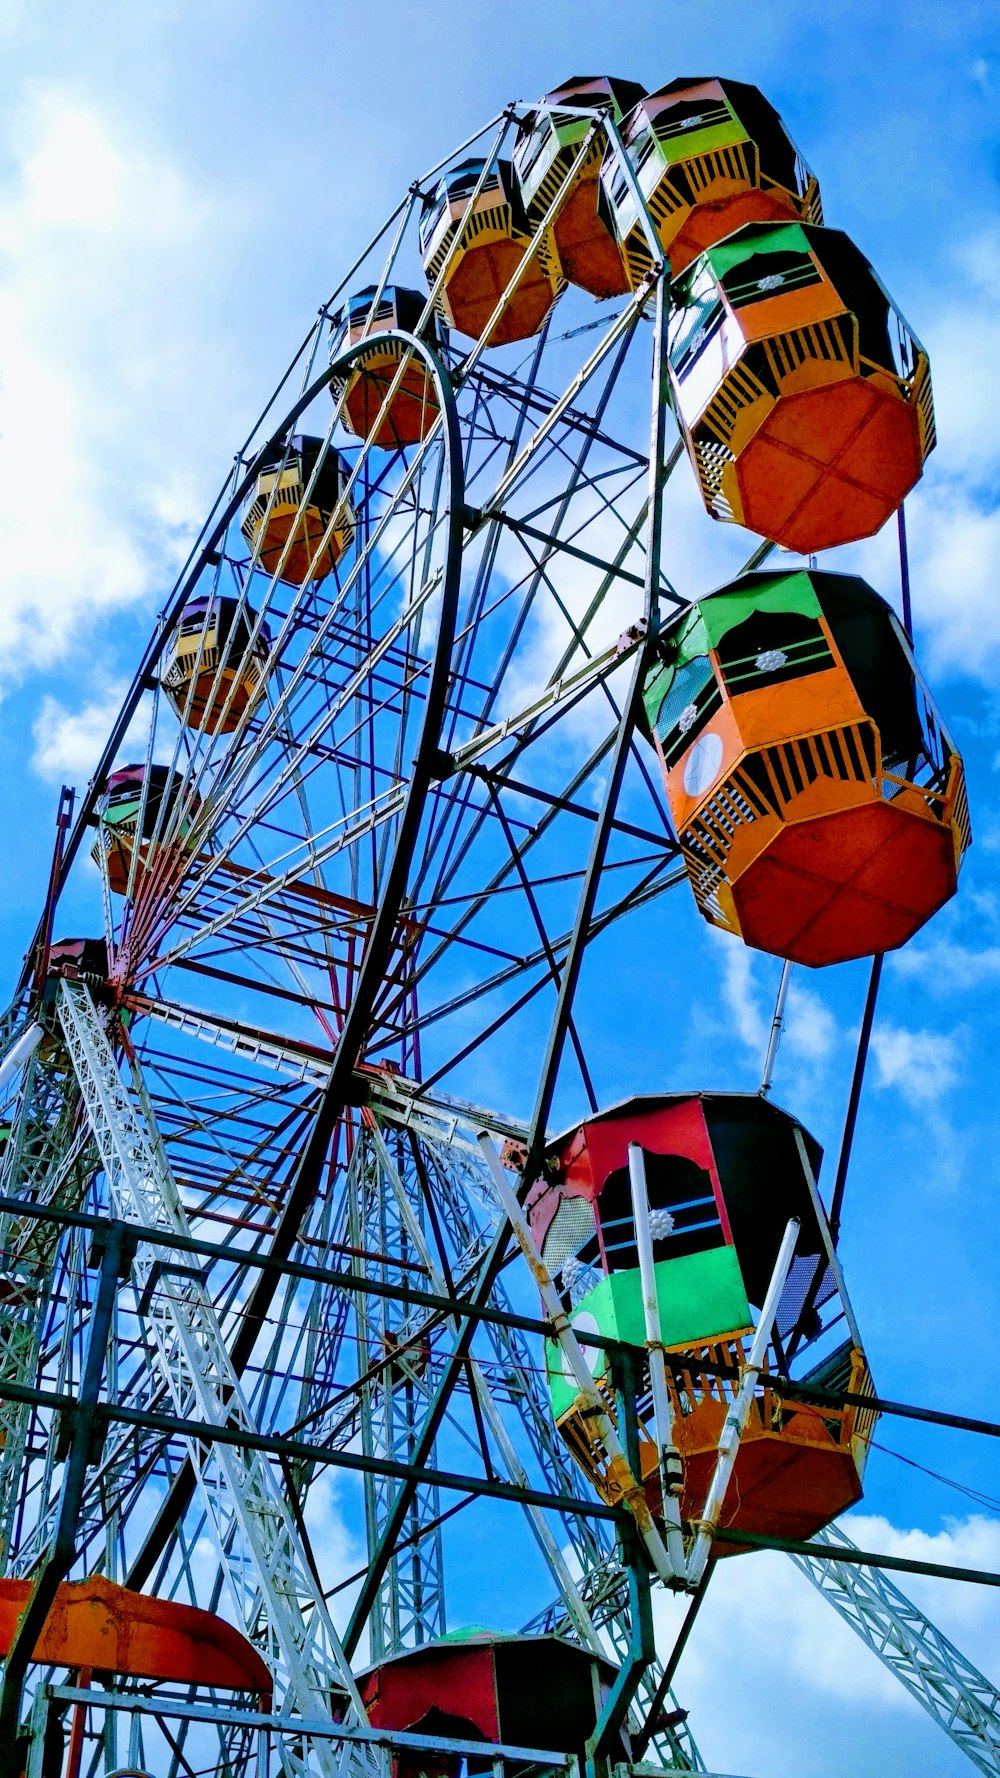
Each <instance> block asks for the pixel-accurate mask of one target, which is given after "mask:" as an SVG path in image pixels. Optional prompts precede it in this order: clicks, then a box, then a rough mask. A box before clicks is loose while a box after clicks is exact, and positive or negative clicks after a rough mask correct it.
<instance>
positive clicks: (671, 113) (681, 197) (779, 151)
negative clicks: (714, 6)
mask: <svg viewBox="0 0 1000 1778" xmlns="http://www.w3.org/2000/svg"><path fill="white" fill-rule="evenodd" d="M622 140H623V144H624V146H625V150H626V153H627V154H628V157H629V160H630V161H631V163H632V167H633V170H634V174H635V179H636V182H637V183H638V185H639V189H640V190H641V192H642V195H643V197H644V198H645V200H646V203H647V205H648V208H649V212H650V215H651V217H652V219H653V225H654V227H655V229H656V234H657V238H658V240H659V242H660V245H661V247H662V249H663V252H664V255H665V257H666V258H667V259H669V261H670V264H671V267H672V269H673V273H674V276H675V277H676V276H677V275H678V274H679V273H681V272H682V271H684V270H685V268H686V267H687V266H689V265H690V263H691V261H692V260H693V259H695V258H696V257H697V255H698V254H699V253H701V252H703V251H704V249H705V248H706V247H710V246H712V245H713V244H714V243H715V242H716V241H721V240H722V239H723V237H724V236H726V235H729V234H732V232H733V230H734V229H737V228H741V227H742V226H743V224H744V223H747V222H782V221H789V222H791V221H796V220H800V221H803V222H822V220H823V212H822V207H821V204H820V195H819V186H818V185H817V183H816V179H815V176H814V174H813V173H811V172H810V170H809V168H808V167H807V166H806V164H805V162H804V161H803V159H802V156H801V155H800V154H799V152H798V149H797V148H796V146H795V144H794V142H793V141H792V139H791V137H790V136H789V134H788V131H787V129H786V128H785V125H784V123H783V122H782V120H781V118H780V117H779V115H778V113H777V111H775V109H774V106H773V105H771V104H769V102H768V100H767V99H765V97H764V95H763V93H762V92H760V91H759V89H758V88H757V87H755V86H748V85H746V84H745V83H744V82H743V81H741V80H718V79H712V80H706V79H704V78H701V79H692V78H685V79H681V80H672V81H670V82H669V84H668V85H667V86H661V87H659V88H658V89H657V91H656V92H655V93H649V94H647V95H646V97H645V98H642V99H640V100H639V102H638V104H637V105H636V106H635V107H634V108H633V110H632V111H630V112H629V114H628V116H627V117H626V118H625V120H624V122H623V124H622ZM601 182H602V186H603V188H604V194H605V201H606V203H607V205H608V209H609V212H610V214H611V217H612V219H613V226H614V229H615V233H616V235H617V238H618V241H619V243H620V246H621V251H622V254H623V257H624V261H625V264H626V266H627V268H628V274H629V279H630V282H631V284H632V286H633V288H636V287H637V286H638V285H639V284H640V283H641V282H642V280H643V278H644V277H645V276H646V274H647V273H648V271H649V269H650V266H651V264H652V256H651V254H650V249H649V243H648V241H647V239H646V234H645V231H644V229H643V227H642V224H641V222H640V220H639V213H638V208H637V205H636V200H635V194H634V191H633V187H632V182H631V180H630V179H629V178H628V177H627V174H626V172H625V171H624V170H623V168H622V167H621V166H620V164H619V162H618V160H617V157H616V156H614V155H613V154H610V153H609V154H608V155H606V157H605V161H604V166H603V169H602V173H601Z"/></svg>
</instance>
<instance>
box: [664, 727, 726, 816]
mask: <svg viewBox="0 0 1000 1778" xmlns="http://www.w3.org/2000/svg"><path fill="white" fill-rule="evenodd" d="M696 749H697V750H698V753H697V758H695V757H694V755H695V750H696ZM742 752H743V742H742V739H741V737H740V731H739V728H738V727H737V723H736V717H735V715H734V713H733V706H732V705H731V704H723V706H722V708H721V710H717V711H716V712H715V715H714V716H713V717H712V720H711V722H710V723H709V724H708V725H707V727H706V728H703V729H702V731H701V733H700V734H699V735H698V736H697V738H696V739H695V740H694V741H693V742H692V744H691V746H690V747H689V748H688V750H687V752H686V753H682V754H681V756H680V759H679V760H678V761H677V764H676V765H675V766H672V767H671V769H670V771H669V772H667V774H666V786H667V798H668V801H669V803H670V811H671V814H672V815H673V817H674V820H675V822H676V823H677V826H678V827H679V828H680V827H686V826H687V824H688V822H689V821H690V819H691V817H692V815H693V814H694V812H695V810H696V809H700V807H701V805H702V803H703V802H704V801H705V798H706V796H707V795H708V793H709V791H710V790H711V788H712V786H713V785H714V784H718V782H719V780H720V779H721V778H724V777H725V776H726V774H727V773H728V772H729V771H730V770H731V769H732V767H733V766H734V765H735V764H736V761H737V760H738V759H739V757H740V755H741V754H742ZM695 787H696V788H695Z"/></svg>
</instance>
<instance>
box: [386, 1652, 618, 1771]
mask: <svg viewBox="0 0 1000 1778" xmlns="http://www.w3.org/2000/svg"><path fill="white" fill-rule="evenodd" d="M614 1677H615V1668H614V1667H613V1666H612V1665H611V1663H610V1662H609V1661H606V1660H602V1659H601V1658H599V1657H597V1656H595V1655H593V1654H591V1652H590V1651H589V1650H588V1649H583V1648H580V1647H579V1646H578V1645H577V1644H576V1643H573V1642H569V1641H567V1640H566V1639H565V1638H564V1637H562V1636H554V1635H550V1636H544V1635H543V1636H529V1635H517V1634H511V1633H506V1634H505V1633H503V1632H502V1631H491V1630H484V1629H478V1628H473V1629H469V1630H458V1631H454V1632H452V1633H451V1634H449V1635H447V1636H442V1637H439V1638H438V1639H437V1640H435V1641H434V1642H429V1643H425V1644H424V1645H423V1646H422V1647H419V1648H413V1649H406V1650H404V1651H403V1652H402V1653H399V1654H396V1655H394V1656H392V1657H391V1658H390V1659H388V1660H384V1661H381V1662H380V1663H379V1664H378V1665H377V1666H375V1667H372V1668H370V1669H369V1670H368V1672H367V1673H362V1674H361V1675H360V1677H359V1679H358V1690H359V1692H360V1694H361V1700H362V1703H363V1704H364V1706H365V1709H366V1711H367V1714H368V1719H369V1721H370V1723H371V1725H372V1727H373V1728H378V1729H397V1730H402V1731H408V1732H409V1733H411V1734H415V1735H436V1736H438V1737H444V1738H447V1739H450V1740H455V1741H466V1742H470V1741H472V1742H475V1741H481V1742H482V1743H483V1754H482V1759H481V1760H479V1759H477V1758H476V1756H475V1755H474V1754H473V1755H470V1756H469V1758H468V1760H467V1761H465V1762H463V1761H461V1760H460V1759H459V1757H458V1756H457V1755H454V1754H452V1755H448V1754H444V1753H442V1755H441V1757H440V1761H437V1760H433V1762H432V1764H431V1766H428V1764H427V1754H426V1753H425V1752H423V1751H420V1752H417V1751H413V1752H405V1753H400V1754H398V1755H397V1756H396V1758H395V1760H394V1762H393V1778H422V1775H423V1774H425V1773H433V1774H434V1778H437V1775H439V1774H440V1778H445V1775H450V1774H455V1773H457V1772H458V1771H459V1769H460V1766H461V1765H462V1764H463V1763H464V1764H465V1766H466V1770H467V1771H468V1772H470V1773H472V1772H477V1773H478V1772H489V1771H490V1770H491V1769H492V1766H493V1760H492V1757H491V1755H490V1751H489V1748H490V1744H491V1743H492V1744H496V1743H501V1744H506V1745H507V1746H508V1747H509V1746H515V1747H538V1748H547V1749H549V1750H550V1751H552V1752H553V1753H563V1754H570V1753H572V1754H577V1755H579V1756H582V1755H583V1752H584V1747H585V1743H586V1740H587V1737H588V1735H590V1734H592V1733H593V1730H594V1728H595V1725H596V1723H597V1717H598V1712H599V1710H600V1707H601V1705H602V1703H603V1702H604V1699H605V1698H606V1697H607V1695H608V1693H609V1691H610V1689H611V1686H612V1683H613V1681H614ZM520 1769H522V1770H524V1771H530V1770H532V1768H530V1767H527V1768H520Z"/></svg>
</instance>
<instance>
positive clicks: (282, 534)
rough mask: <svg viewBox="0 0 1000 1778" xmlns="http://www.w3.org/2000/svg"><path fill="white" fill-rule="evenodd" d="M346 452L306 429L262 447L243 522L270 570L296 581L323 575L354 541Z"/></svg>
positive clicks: (248, 539)
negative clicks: (281, 440) (348, 493)
mask: <svg viewBox="0 0 1000 1778" xmlns="http://www.w3.org/2000/svg"><path fill="white" fill-rule="evenodd" d="M347 482H348V475H347V469H346V466H345V464H344V461H343V458H342V457H341V456H340V455H339V454H338V452H337V451H334V450H330V449H329V448H328V447H327V446H326V444H325V443H324V441H323V439H321V438H307V437H305V436H304V435H302V434H298V435H296V436H295V437H294V438H290V439H287V440H286V441H285V442H284V443H281V444H278V445H275V446H273V447H272V448H271V449H270V450H268V451H266V452H265V453H263V455H262V456H261V457H260V458H259V460H258V463H257V479H256V481H255V483H254V486H253V487H252V489H251V491H250V494H249V496H248V498H247V501H246V504H245V506H244V509H243V518H242V520H241V522H240V528H241V530H242V532H243V536H244V538H245V539H246V544H247V548H248V549H249V550H250V551H251V552H252V553H253V554H255V556H256V560H257V562H258V564H259V566H260V567H261V568H262V569H263V570H264V572H265V573H266V574H275V575H277V577H278V579H279V580H286V581H288V582H290V583H291V585H293V586H302V585H304V583H305V582H306V581H307V580H322V579H324V578H325V576H326V575H328V574H331V573H332V572H333V570H334V568H336V566H337V563H338V562H339V561H340V560H341V557H342V556H343V555H344V554H345V553H346V551H347V550H348V549H350V546H351V544H352V543H353V541H354V532H355V517H354V509H353V507H352V505H351V502H350V500H349V498H348V497H347V493H346V489H347Z"/></svg>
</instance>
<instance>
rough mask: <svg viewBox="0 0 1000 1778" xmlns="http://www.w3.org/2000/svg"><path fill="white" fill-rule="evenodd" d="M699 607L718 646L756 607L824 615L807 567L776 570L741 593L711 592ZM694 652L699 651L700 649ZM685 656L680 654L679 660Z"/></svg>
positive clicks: (759, 609)
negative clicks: (796, 571)
mask: <svg viewBox="0 0 1000 1778" xmlns="http://www.w3.org/2000/svg"><path fill="white" fill-rule="evenodd" d="M698 610H699V612H700V614H701V620H702V623H703V624H704V626H705V630H706V632H707V634H708V639H709V642H710V643H711V645H712V647H713V648H718V646H719V643H720V642H721V641H722V638H723V637H724V636H728V634H729V632H730V630H735V628H736V626H737V624H741V623H743V622H744V620H745V619H746V618H748V617H752V616H753V613H754V612H755V611H794V612H797V613H798V614H799V616H800V617H815V618H817V619H818V618H821V617H822V615H823V607H822V606H821V605H820V602H819V600H818V599H817V597H816V594H815V593H814V591H813V584H812V581H811V580H810V578H809V576H808V574H807V573H806V572H805V570H804V569H803V571H802V572H801V573H800V574H776V575H775V576H774V578H773V580H768V581H757V582H756V583H755V584H754V585H753V586H751V587H747V588H745V589H742V590H741V591H740V592H738V593H727V592H721V593H711V594H710V595H709V597H708V598H707V599H702V600H701V602H700V604H699V606H698ZM686 640H687V639H686V638H685V643H686ZM693 652H694V653H698V654H700V653H701V650H700V649H695V650H694V651H693ZM684 658H686V656H684V655H679V656H678V660H679V661H680V660H681V659H684Z"/></svg>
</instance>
